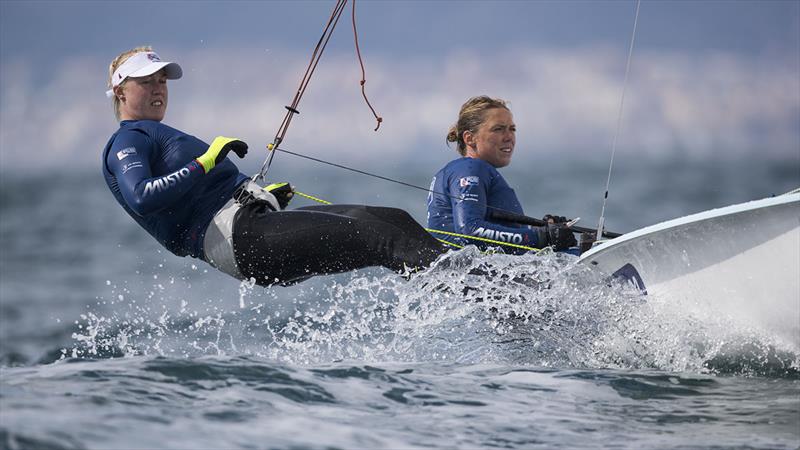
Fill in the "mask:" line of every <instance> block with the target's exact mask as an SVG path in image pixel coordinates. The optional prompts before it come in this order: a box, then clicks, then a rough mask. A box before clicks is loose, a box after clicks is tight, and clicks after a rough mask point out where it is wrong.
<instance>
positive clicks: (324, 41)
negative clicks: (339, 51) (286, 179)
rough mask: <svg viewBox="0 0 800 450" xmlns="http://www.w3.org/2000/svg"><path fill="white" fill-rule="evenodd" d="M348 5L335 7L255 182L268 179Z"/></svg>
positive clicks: (342, 2)
mask: <svg viewBox="0 0 800 450" xmlns="http://www.w3.org/2000/svg"><path fill="white" fill-rule="evenodd" d="M346 4H347V0H338V1H337V3H336V6H334V8H333V11H332V12H331V16H330V18H328V23H327V24H326V25H325V29H324V30H323V32H322V36H321V37H320V38H319V41H318V42H317V46H316V47H315V48H314V51H313V52H312V54H311V61H310V62H309V64H308V66H307V67H306V72H305V74H303V78H302V79H301V80H300V86H299V87H298V88H297V92H296V93H295V96H294V99H293V100H292V104H291V106H287V107H286V110H287V112H286V115H285V116H284V118H283V122H282V123H281V126H280V127H279V128H278V132H277V133H276V134H275V138H274V140H273V141H272V143H271V144H269V145H267V150H269V156H268V157H267V160H266V161H264V164H263V165H262V166H261V170H260V171H259V173H258V174H256V175H254V176H253V181H257V180H258V179H259V178H261V179H265V178H266V175H267V171H269V168H270V166H271V165H272V160H273V158H274V157H275V152H274V151H273V150H274V149H275V148H276V147H277V146H278V145H280V143H281V142H283V139H284V138H285V137H286V132H287V131H288V130H289V125H290V124H291V122H292V118H293V117H294V115H295V114H300V111H298V110H297V106H298V105H299V104H300V99H301V98H302V97H303V94H304V93H305V91H306V88H307V87H308V84H309V82H310V81H311V76H312V75H313V74H314V71H315V70H316V68H317V64H319V61H320V59H321V58H322V53H323V52H324V51H325V48H326V47H327V45H328V41H330V39H331V36H332V35H333V30H334V29H335V28H336V24H338V23H339V18H340V17H341V15H342V12H343V11H344V7H345V5H346Z"/></svg>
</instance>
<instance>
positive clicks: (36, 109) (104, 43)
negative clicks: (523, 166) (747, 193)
mask: <svg viewBox="0 0 800 450" xmlns="http://www.w3.org/2000/svg"><path fill="white" fill-rule="evenodd" d="M333 5H334V2H333V1H288V2H273V1H263V2H262V1H226V2H215V1H197V2H195V1H184V0H182V1H174V2H171V1H125V2H111V1H109V2H100V1H81V2H78V1H53V2H51V1H9V0H0V164H2V168H3V170H9V169H14V168H24V167H33V166H34V165H36V166H37V167H41V166H45V167H47V166H51V167H59V166H60V165H63V164H73V165H78V166H86V167H90V168H92V169H94V168H96V167H98V165H99V162H98V161H99V159H98V154H99V152H100V150H101V149H102V147H103V145H104V144H105V142H106V140H107V138H108V137H109V136H110V135H111V133H113V132H114V130H115V129H116V123H115V121H114V117H113V113H112V110H111V106H110V101H109V100H108V99H107V98H106V97H105V95H104V91H105V90H106V79H107V77H108V73H107V71H108V64H109V62H110V61H111V59H113V58H114V57H115V56H116V55H117V54H119V53H120V52H122V51H124V50H127V49H129V48H132V47H135V46H138V45H145V44H147V45H152V46H153V47H155V49H156V51H157V52H158V53H159V54H160V55H161V57H162V59H164V60H169V61H176V62H178V63H180V64H181V65H182V67H183V69H184V77H183V79H181V80H176V81H171V82H170V106H169V110H168V112H167V117H166V119H165V122H166V123H167V124H169V125H172V126H174V127H177V128H180V129H182V130H184V131H186V132H188V133H190V134H194V135H196V136H198V137H200V138H201V139H205V140H209V141H210V140H211V139H212V138H213V137H214V136H215V135H218V134H225V135H234V136H238V137H241V138H242V139H244V140H246V141H247V142H248V143H250V144H251V147H254V148H263V146H264V145H265V144H266V143H267V142H269V141H271V140H272V137H273V136H274V134H275V132H276V131H277V128H278V126H279V125H280V122H281V120H282V118H283V114H284V112H285V110H284V109H283V105H286V104H288V103H289V102H290V101H291V98H292V97H293V95H294V91H295V89H296V88H297V85H298V83H299V81H300V77H301V76H302V73H303V70H304V68H305V64H307V62H308V59H309V58H310V54H311V50H312V49H313V47H314V45H315V44H316V41H317V40H318V39H319V36H320V34H321V32H322V29H323V26H324V23H325V21H326V20H327V18H328V16H329V15H330V12H331V9H332V7H333ZM634 11H635V1H633V0H631V1H627V0H614V1H602V0H597V1H557V2H556V1H481V2H478V1H469V2H467V1H366V0H360V1H358V2H357V3H356V19H357V24H358V28H359V42H360V44H361V50H362V54H363V57H364V63H365V66H366V71H367V85H366V86H367V92H368V94H369V97H370V100H371V102H372V104H373V106H375V108H376V109H377V111H378V112H379V113H380V114H381V115H382V116H383V117H384V123H383V125H382V126H381V129H380V131H378V132H377V133H376V132H373V131H372V130H373V128H374V119H373V118H372V116H371V113H370V111H369V109H368V108H367V107H366V105H365V104H364V103H363V100H362V98H361V95H360V87H359V80H360V71H359V66H358V62H357V59H356V57H355V52H354V49H353V35H352V28H351V20H350V9H349V6H348V9H347V11H346V13H345V15H343V17H342V19H341V21H340V23H339V26H338V28H337V29H336V32H335V35H334V36H333V39H332V41H331V44H330V46H329V49H328V50H327V52H326V54H325V55H324V56H323V58H322V61H321V63H320V65H319V67H318V69H317V73H316V74H315V75H314V78H313V79H312V81H311V84H310V86H309V88H308V91H307V92H306V95H305V97H304V98H303V100H302V102H301V104H300V110H301V115H300V116H298V117H297V118H296V119H295V120H294V122H293V123H292V126H291V128H290V130H289V132H288V135H287V139H286V141H285V146H286V147H287V148H290V149H292V150H295V151H299V152H302V153H306V154H310V155H315V156H319V157H327V158H328V159H333V160H335V161H337V162H342V163H353V162H358V163H361V164H370V165H373V164H379V163H380V162H381V161H385V160H387V159H395V160H399V159H407V158H428V159H431V160H434V161H445V160H446V159H447V158H449V157H450V156H452V155H455V153H454V152H453V151H452V150H448V149H447V147H446V146H445V145H444V136H445V134H446V132H447V128H448V127H449V126H450V125H451V124H452V123H453V122H454V121H455V119H456V115H457V112H458V109H459V107H460V105H461V104H462V103H463V102H464V101H465V100H466V99H467V98H468V97H470V96H473V95H478V94H488V95H491V96H496V97H502V98H505V99H507V100H509V101H511V107H512V111H513V112H514V118H515V121H516V123H517V126H518V129H519V132H518V143H517V154H516V156H515V158H516V160H519V159H526V158H541V157H543V156H553V155H561V156H564V157H574V156H575V155H581V156H582V157H591V158H594V157H596V158H599V159H604V158H607V157H608V155H609V154H610V146H611V141H612V139H613V134H614V129H615V125H616V119H617V111H618V108H619V103H620V96H621V93H622V81H623V76H624V68H625V57H626V53H627V49H628V45H629V39H630V34H631V29H632V26H633V18H634ZM628 89H629V90H628V92H627V94H626V100H625V102H626V103H625V110H624V121H623V127H622V134H621V136H620V141H619V149H618V151H619V152H623V153H626V152H627V153H636V154H644V155H651V156H664V155H671V154H681V155H688V156H692V157H698V158H707V157H731V158H748V157H760V158H763V157H768V158H776V159H781V160H783V159H785V160H787V161H791V162H792V163H795V164H797V163H798V161H800V2H798V1H796V0H787V1H769V0H759V1H724V0H719V1H643V2H642V6H641V12H640V17H639V28H638V32H637V37H636V47H635V50H634V56H633V62H632V68H631V74H630V84H629V87H628ZM332 156H335V158H332ZM262 160H263V159H262V158H261V157H260V156H255V157H252V158H251V157H249V158H248V164H252V165H253V166H258V165H259V164H260V163H261V161H262ZM433 169H434V168H433V167H432V170H433Z"/></svg>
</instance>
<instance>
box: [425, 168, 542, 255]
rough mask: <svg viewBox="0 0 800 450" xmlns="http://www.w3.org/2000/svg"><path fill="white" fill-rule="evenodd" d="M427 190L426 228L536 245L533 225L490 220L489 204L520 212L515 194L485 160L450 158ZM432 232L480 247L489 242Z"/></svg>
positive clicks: (509, 249)
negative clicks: (451, 159) (531, 226)
mask: <svg viewBox="0 0 800 450" xmlns="http://www.w3.org/2000/svg"><path fill="white" fill-rule="evenodd" d="M430 190H431V191H432V192H431V193H429V194H428V228H432V229H436V230H442V231H448V232H451V233H458V234H465V235H469V236H479V237H483V238H488V239H492V240H496V241H502V242H510V243H513V244H519V245H524V246H527V247H534V248H539V247H540V246H539V242H538V240H539V236H538V232H537V231H536V230H535V229H531V228H529V227H527V226H521V225H518V224H515V223H510V222H502V221H497V220H490V218H489V212H490V210H491V208H488V207H492V208H497V209H500V210H504V211H509V212H513V213H516V214H524V213H523V211H522V205H521V204H520V203H519V200H517V194H515V193H514V190H513V189H511V187H510V186H509V185H508V183H506V180H505V179H504V178H503V176H502V175H500V172H498V171H497V169H496V168H495V167H494V166H492V165H491V164H489V163H488V162H486V161H484V160H482V159H477V158H467V157H464V158H459V159H456V160H454V161H450V162H449V163H448V164H447V165H446V166H444V167H443V168H442V170H440V171H439V172H437V173H436V175H435V176H434V177H433V181H431V187H430ZM487 206H488V207H487ZM435 235H436V237H438V238H441V239H444V240H447V241H448V242H452V243H455V244H458V245H466V244H474V245H476V246H478V247H479V248H482V249H485V248H487V247H489V246H492V244H487V243H484V242H481V241H478V240H475V239H465V238H459V237H454V236H447V235H439V234H435ZM501 247H502V248H503V250H504V251H505V252H506V253H524V250H522V249H518V248H514V247H511V246H501Z"/></svg>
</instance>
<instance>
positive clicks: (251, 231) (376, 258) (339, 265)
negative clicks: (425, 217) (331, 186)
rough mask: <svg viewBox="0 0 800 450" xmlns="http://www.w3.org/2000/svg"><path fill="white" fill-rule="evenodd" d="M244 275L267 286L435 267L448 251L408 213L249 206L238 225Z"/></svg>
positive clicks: (237, 254)
mask: <svg viewBox="0 0 800 450" xmlns="http://www.w3.org/2000/svg"><path fill="white" fill-rule="evenodd" d="M233 250H234V256H235V258H236V264H237V266H238V267H239V271H240V272H241V273H242V274H243V275H244V276H245V277H246V278H248V279H249V278H255V280H256V282H257V283H258V284H260V285H263V286H268V285H273V284H281V285H288V284H292V283H296V282H299V281H302V280H304V279H306V278H308V277H311V276H314V275H320V274H330V273H337V272H345V271H350V270H354V269H359V268H363V267H370V266H383V267H386V268H389V269H391V270H394V271H397V272H401V271H403V270H405V269H420V268H424V267H427V266H429V265H430V264H431V263H432V262H433V261H434V260H435V259H436V257H437V256H439V255H440V254H441V253H443V252H444V251H445V248H444V247H443V246H442V244H440V243H439V242H438V241H437V240H436V239H434V238H433V237H432V236H431V235H430V234H429V233H428V232H426V231H425V230H424V229H423V228H422V227H421V226H420V225H419V224H418V223H417V222H416V221H415V220H414V219H413V218H412V217H411V216H410V215H409V214H408V213H407V212H405V211H403V210H402V209H396V208H384V207H374V206H364V205H325V206H311V207H305V208H298V209H294V210H288V211H280V212H274V211H270V210H269V209H268V208H267V207H266V205H264V204H263V203H261V204H259V203H254V204H250V205H247V206H243V207H242V208H241V209H239V211H237V213H236V216H235V219H234V222H233Z"/></svg>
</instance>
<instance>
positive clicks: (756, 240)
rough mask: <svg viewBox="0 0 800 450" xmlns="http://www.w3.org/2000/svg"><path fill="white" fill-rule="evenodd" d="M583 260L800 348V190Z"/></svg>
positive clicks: (704, 216) (616, 242)
mask: <svg viewBox="0 0 800 450" xmlns="http://www.w3.org/2000/svg"><path fill="white" fill-rule="evenodd" d="M579 261H580V262H581V263H584V264H587V265H589V266H590V267H593V268H596V269H598V270H600V271H601V272H603V273H605V274H607V275H613V276H615V277H617V278H621V279H623V280H627V281H628V282H630V283H632V284H633V285H635V286H636V287H638V288H639V289H640V290H641V291H642V292H643V293H646V294H648V295H655V296H658V297H659V298H660V299H663V300H666V301H670V302H676V303H679V304H680V305H681V306H685V307H689V308H702V309H704V310H705V311H706V313H711V314H720V315H725V316H727V317H730V318H732V319H735V320H737V321H739V322H740V323H745V324H747V325H748V326H755V327H757V328H760V329H762V330H766V331H769V332H770V333H771V334H773V335H775V336H779V337H780V338H782V339H786V340H787V341H788V342H789V343H791V344H793V345H795V346H798V348H800V189H798V190H795V191H792V192H790V193H787V194H784V195H779V196H776V197H771V198H766V199H763V200H756V201H751V202H748V203H742V204H737V205H732V206H728V207H724V208H719V209H713V210H709V211H704V212H701V213H697V214H692V215H689V216H685V217H681V218H678V219H674V220H670V221H667V222H663V223H659V224H656V225H652V226H649V227H646V228H642V229H640V230H636V231H633V232H630V233H626V234H625V235H623V236H621V237H618V238H616V239H612V240H609V241H606V242H603V243H600V244H597V245H596V246H595V247H593V248H592V249H591V250H589V251H587V252H586V253H584V254H583V255H581V257H580V260H579Z"/></svg>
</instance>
